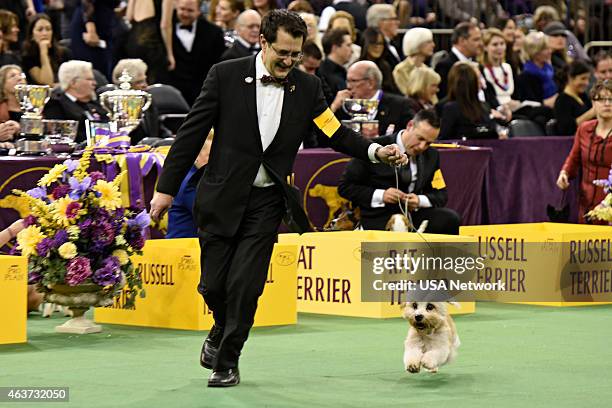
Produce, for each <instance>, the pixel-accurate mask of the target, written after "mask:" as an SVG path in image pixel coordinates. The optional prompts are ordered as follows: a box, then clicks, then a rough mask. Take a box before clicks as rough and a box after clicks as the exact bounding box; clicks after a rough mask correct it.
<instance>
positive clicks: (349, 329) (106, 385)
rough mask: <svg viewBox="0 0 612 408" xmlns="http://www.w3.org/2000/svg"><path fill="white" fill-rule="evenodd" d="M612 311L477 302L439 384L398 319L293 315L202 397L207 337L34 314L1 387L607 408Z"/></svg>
mask: <svg viewBox="0 0 612 408" xmlns="http://www.w3.org/2000/svg"><path fill="white" fill-rule="evenodd" d="M611 313H612V306H595V307H580V308H564V309H560V308H543V307H536V306H523V305H502V304H491V303H479V304H478V305H477V313H476V314H473V315H467V316H459V317H457V318H456V319H455V321H456V323H457V329H458V332H459V336H460V338H461V342H462V345H461V347H460V349H459V356H458V358H457V360H456V361H455V362H454V363H453V364H451V365H448V366H444V367H442V368H441V370H440V372H439V373H438V374H429V373H421V374H408V373H406V372H404V371H403V367H402V353H403V340H404V337H405V335H406V331H407V324H406V323H405V322H404V321H403V320H400V319H390V320H374V319H360V318H342V317H328V316H319V315H300V317H299V324H298V325H297V326H284V327H276V328H261V329H255V330H253V331H252V333H251V337H250V339H249V341H248V342H247V344H246V346H245V350H244V354H243V358H242V360H241V363H240V364H241V366H240V370H241V376H242V383H241V384H240V385H239V386H238V387H235V388H231V389H208V388H206V379H207V376H208V374H209V371H207V370H204V369H202V368H201V367H200V366H199V364H198V356H199V351H200V347H201V344H202V339H203V337H204V334H205V333H199V332H185V331H173V330H158V329H145V328H132V327H127V326H112V325H105V326H104V333H101V334H94V335H84V336H76V335H66V334H56V333H54V332H53V328H54V326H56V325H57V324H59V323H61V322H62V321H63V320H65V319H64V318H60V317H59V314H56V317H53V318H51V319H43V318H41V317H38V316H31V317H30V319H29V321H28V330H29V333H28V338H29V342H28V343H27V344H24V345H6V346H0V386H68V387H70V403H47V404H43V403H37V404H26V403H19V404H9V403H0V408H3V407H9V406H15V407H26V406H33V407H44V406H50V407H60V406H69V407H104V408H111V407H243V406H244V407H392V406H402V407H408V406H424V405H425V404H426V405H427V406H433V407H495V408H499V407H521V408H523V407H524V408H527V407H602V406H610V405H609V404H610V402H609V401H610V399H612V386H611V384H612V381H611V379H610V373H611V371H610V364H611V362H612V347H610V339H611V338H612V325H610V323H609V322H610V315H611Z"/></svg>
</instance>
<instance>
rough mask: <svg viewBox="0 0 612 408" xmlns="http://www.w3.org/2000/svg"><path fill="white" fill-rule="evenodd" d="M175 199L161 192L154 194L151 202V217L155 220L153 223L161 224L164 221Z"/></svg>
mask: <svg viewBox="0 0 612 408" xmlns="http://www.w3.org/2000/svg"><path fill="white" fill-rule="evenodd" d="M172 199H173V197H172V196H171V195H169V194H164V193H160V192H157V191H156V192H155V194H153V199H152V200H151V211H150V212H149V215H150V216H151V218H152V219H153V221H156V222H159V220H161V219H162V217H163V216H164V214H165V213H166V211H168V209H169V208H170V206H171V205H172Z"/></svg>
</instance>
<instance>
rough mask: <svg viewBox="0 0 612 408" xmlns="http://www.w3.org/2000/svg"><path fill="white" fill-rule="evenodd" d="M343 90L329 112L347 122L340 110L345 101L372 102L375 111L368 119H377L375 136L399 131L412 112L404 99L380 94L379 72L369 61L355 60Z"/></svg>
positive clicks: (380, 73) (344, 113)
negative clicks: (353, 99)
mask: <svg viewBox="0 0 612 408" xmlns="http://www.w3.org/2000/svg"><path fill="white" fill-rule="evenodd" d="M346 83H347V87H348V88H347V89H346V91H342V92H339V93H338V95H337V96H336V99H335V100H334V101H333V102H332V104H331V109H332V111H334V112H336V116H338V119H342V120H344V119H350V117H349V115H347V114H346V112H344V110H343V109H342V103H343V102H344V100H345V99H346V98H355V99H376V100H377V101H378V110H377V111H376V116H375V117H374V118H372V119H376V120H378V133H379V134H380V135H385V134H389V133H395V132H396V131H397V130H399V129H403V128H404V127H405V126H406V123H408V121H409V120H410V119H412V116H414V112H413V111H412V109H411V108H410V103H409V101H408V99H406V98H405V97H403V96H399V95H394V94H391V93H387V92H383V90H382V89H381V87H382V72H381V71H380V69H379V68H378V66H377V65H376V64H375V63H374V62H372V61H357V62H356V63H354V64H353V65H351V67H350V68H349V69H348V72H347V75H346Z"/></svg>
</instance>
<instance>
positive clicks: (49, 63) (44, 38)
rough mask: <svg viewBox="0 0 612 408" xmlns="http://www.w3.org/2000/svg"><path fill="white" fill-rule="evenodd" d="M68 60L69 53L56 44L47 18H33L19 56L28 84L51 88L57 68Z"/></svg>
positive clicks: (44, 16)
mask: <svg viewBox="0 0 612 408" xmlns="http://www.w3.org/2000/svg"><path fill="white" fill-rule="evenodd" d="M68 60H70V52H69V51H68V49H67V48H65V47H62V46H60V45H59V44H58V43H57V40H56V39H55V37H54V33H53V27H52V26H51V19H50V18H49V16H47V15H46V14H37V15H36V16H34V18H33V19H32V21H30V25H29V26H28V33H27V35H26V39H25V41H24V43H23V51H22V54H21V61H22V67H23V70H24V71H25V73H26V75H27V78H28V82H29V83H31V84H37V85H49V86H50V87H53V86H54V85H55V84H56V83H57V70H58V69H59V66H60V65H61V64H63V63H64V62H66V61H68Z"/></svg>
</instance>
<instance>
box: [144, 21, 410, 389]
mask: <svg viewBox="0 0 612 408" xmlns="http://www.w3.org/2000/svg"><path fill="white" fill-rule="evenodd" d="M306 36H307V29H306V24H305V23H304V21H303V20H302V19H301V17H299V15H298V14H296V13H293V12H289V11H286V10H273V11H271V12H270V13H268V14H267V15H266V16H265V17H264V18H263V21H262V27H261V35H260V43H261V48H262V51H261V52H260V53H259V54H257V55H256V56H253V57H246V58H239V59H235V60H230V61H225V62H222V63H220V64H217V65H215V66H213V67H212V69H211V70H210V72H209V73H208V77H207V78H206V81H205V82H204V86H203V87H202V92H201V93H200V96H199V97H198V99H197V100H196V102H195V104H194V106H193V108H192V110H191V112H190V113H189V115H188V116H187V119H186V120H185V122H184V123H183V125H182V126H181V128H180V129H179V131H178V135H177V138H176V141H175V142H174V144H173V145H172V148H171V149H170V152H169V154H168V157H167V158H166V161H165V164H164V170H163V172H162V174H161V177H160V179H159V183H158V185H157V192H156V193H155V194H154V196H153V199H152V201H151V216H152V217H153V219H159V217H160V216H161V215H163V213H164V211H165V210H166V209H167V208H168V207H170V205H171V203H172V197H173V196H174V195H176V193H177V190H178V188H179V186H180V184H181V181H182V180H183V178H184V177H185V175H186V174H187V172H188V170H189V169H190V167H191V166H192V164H193V162H194V160H195V158H196V155H197V154H198V152H199V151H200V149H201V147H202V145H203V143H204V140H205V138H206V136H205V135H207V134H208V132H209V130H210V128H211V127H212V126H213V125H214V127H215V137H214V139H213V143H212V147H211V152H210V157H209V161H208V164H207V168H206V170H205V172H204V174H203V176H202V179H201V180H200V183H199V185H198V191H197V194H196V201H195V205H194V211H195V219H196V221H197V224H198V227H199V235H200V244H201V246H202V260H201V264H202V276H201V280H200V285H199V287H198V290H199V291H200V293H201V294H202V295H203V296H204V300H205V301H206V304H207V305H208V307H209V308H210V310H211V311H212V313H213V317H214V319H215V324H214V326H213V328H212V329H211V331H210V333H209V335H208V337H207V338H206V340H205V341H204V345H203V348H202V353H201V357H200V362H201V364H202V365H203V366H204V367H206V368H212V369H213V373H212V375H211V376H210V378H209V380H208V385H209V386H211V387H223V386H233V385H237V384H238V383H239V382H240V376H239V373H238V357H239V356H240V351H241V350H242V347H243V345H244V342H245V341H246V339H247V337H248V334H249V330H250V329H251V326H252V325H253V318H254V316H255V311H256V309H257V299H258V298H259V296H260V295H261V293H262V291H263V288H264V284H265V280H266V275H267V272H268V265H269V262H270V256H271V254H272V249H273V246H274V243H275V241H276V237H277V231H278V227H279V225H280V222H281V218H283V214H285V213H287V215H289V214H290V215H291V216H292V219H293V220H294V221H295V223H297V224H299V227H300V229H301V230H302V231H304V230H307V228H308V221H307V218H306V216H305V214H304V213H303V210H302V209H301V208H300V207H299V202H300V198H299V194H294V191H295V190H293V189H292V188H291V187H290V186H288V185H287V183H286V178H287V176H288V175H290V174H291V172H292V169H293V162H294V160H295V156H296V154H297V151H298V148H299V146H300V144H301V143H302V142H303V140H304V137H306V136H308V132H309V131H310V129H311V123H312V122H314V124H315V126H316V127H317V128H318V129H319V131H321V132H323V133H324V134H325V135H326V136H327V137H328V138H329V139H330V144H331V146H332V147H333V148H335V149H337V150H339V151H342V152H345V153H348V154H351V155H354V156H356V157H359V158H361V159H363V160H373V161H383V162H387V163H395V164H404V163H406V162H407V158H406V156H405V155H402V154H400V152H399V147H398V146H396V145H389V146H385V147H382V146H380V145H378V144H373V143H371V142H370V141H368V140H366V139H364V138H361V137H359V135H357V134H355V133H354V132H352V131H351V130H349V129H348V128H345V127H343V126H342V125H341V124H340V122H339V121H338V120H337V119H336V117H335V116H334V114H333V113H332V112H331V110H329V108H328V107H327V104H326V103H325V98H324V97H323V92H322V91H321V82H320V80H319V79H318V78H317V77H315V76H313V75H309V74H306V73H304V72H302V71H300V70H297V69H293V68H294V67H295V65H296V64H297V62H298V61H299V60H300V58H301V56H302V45H303V42H304V40H305V39H306ZM286 219H287V218H286Z"/></svg>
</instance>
